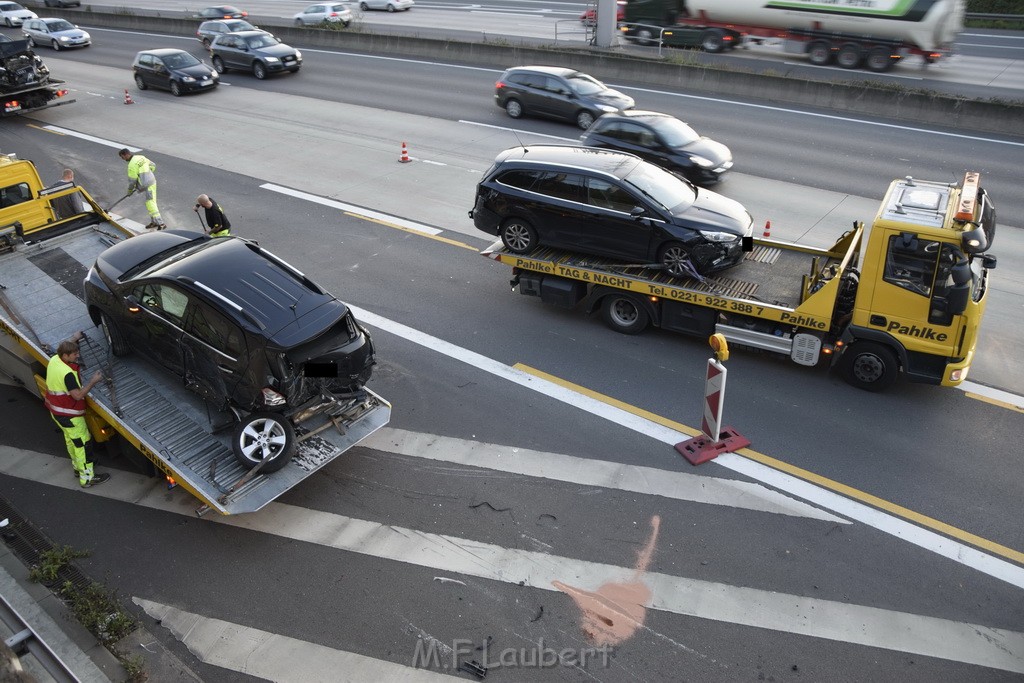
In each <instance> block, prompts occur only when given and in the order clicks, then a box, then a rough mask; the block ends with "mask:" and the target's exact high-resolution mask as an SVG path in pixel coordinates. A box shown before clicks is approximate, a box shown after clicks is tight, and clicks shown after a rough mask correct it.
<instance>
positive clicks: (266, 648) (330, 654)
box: [132, 597, 464, 683]
mask: <svg viewBox="0 0 1024 683" xmlns="http://www.w3.org/2000/svg"><path fill="white" fill-rule="evenodd" d="M132 602H134V603H135V604H136V605H138V606H139V607H141V608H142V609H144V610H145V611H146V614H148V615H149V616H151V617H153V618H154V619H156V620H158V621H159V622H160V625H161V626H163V627H164V628H166V629H167V630H168V631H170V632H171V635H173V636H174V637H175V638H177V639H178V640H179V641H181V643H182V644H184V645H185V647H187V648H188V649H189V652H191V653H192V654H194V655H195V656H196V657H198V658H199V659H200V660H201V661H202V662H204V663H206V664H212V665H213V666H219V667H221V668H222V669H230V670H231V671H238V672H240V673H244V674H248V675H250V676H255V677H257V678H263V679H266V680H268V681H274V682H275V683H292V682H294V683H308V681H408V682H409V683H419V682H421V681H422V682H424V683H430V682H431V681H451V680H455V679H456V677H455V676H448V675H445V674H441V673H436V672H433V671H428V670H426V669H417V668H414V667H412V666H403V665H402V664H396V663H394V662H388V661H385V660H383V659H374V658H373V657H367V656H365V655H360V654H356V653H354V652H345V651H344V650H335V649H334V648H330V647H326V646H324V645H317V644H316V643H311V642H309V641H306V640H298V639H296V638H289V637H287V636H282V635H279V634H277V633H270V632H268V631H262V630H260V629H256V628H249V627H248V626H242V625H241V624H235V623H232V622H230V621H223V620H221V619H213V618H210V617H204V616H202V615H201V614H194V613H192V612H186V611H184V610H180V609H177V608H175V607H171V606H170V605H164V604H161V603H159V602H152V601H151V600H145V599H143V598H138V597H133V598H132ZM410 655H412V651H411V649H410ZM459 680H464V679H461V677H459Z"/></svg>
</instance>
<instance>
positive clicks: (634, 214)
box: [629, 206, 647, 221]
mask: <svg viewBox="0 0 1024 683" xmlns="http://www.w3.org/2000/svg"><path fill="white" fill-rule="evenodd" d="M646 215H647V211H646V210H645V209H644V207H642V206H634V207H633V208H632V209H630V210H629V216H630V218H632V219H633V220H635V221H638V220H640V219H641V218H643V217H644V216H646Z"/></svg>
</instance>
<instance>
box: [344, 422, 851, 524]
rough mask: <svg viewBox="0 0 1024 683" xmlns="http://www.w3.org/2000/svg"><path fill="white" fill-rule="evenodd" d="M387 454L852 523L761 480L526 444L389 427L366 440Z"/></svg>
mask: <svg viewBox="0 0 1024 683" xmlns="http://www.w3.org/2000/svg"><path fill="white" fill-rule="evenodd" d="M361 445H362V446H364V447H366V448H374V449H377V450H380V451H385V452H387V453H397V454H399V455H405V456H409V457H414V458H426V459H428V460H437V461H441V462H450V463H458V464H460V465H470V466H472V467H482V468H484V469H489V470H497V471H499V472H509V473H511V474H519V475H523V476H527V477H541V478H543V479H553V480H555V481H565V482H570V483H573V484H587V485H590V486H601V487H603V488H611V489H617V490H620V491H631V492H634V493H641V494H645V495H652V496H662V497H664V498H672V499H674V500H687V501H693V502H696V503H703V504H706V505H725V506H728V507H732V508H739V509H746V510H756V511H758V512H769V513H774V514H782V515H792V516H794V517H807V518H811V519H818V520H822V521H826V522H831V523H835V524H849V523H850V522H848V521H847V520H845V519H841V518H839V517H836V516H835V515H830V514H829V513H827V512H825V511H823V510H819V509H818V508H816V507H813V506H811V505H807V504H806V503H803V502H800V501H797V500H793V499H792V498H789V497H788V496H784V495H782V494H781V493H778V492H776V491H772V490H771V489H768V488H765V487H764V486H761V485H760V484H751V483H749V482H745V481H733V480H730V479H717V478H714V477H705V476H701V475H697V474H686V473H683V472H671V471H668V470H659V469H655V468H653V467H639V466H636V465H626V464H623V463H618V462H606V461H603V460H592V459H588V458H577V457H574V456H571V455H561V454H559V453H543V452H541V451H532V450H529V449H527V448H516V447H513V446H499V445H497V444H487V443H481V442H479V441H467V440H465V439H452V438H449V437H444V436H435V435H433V434H421V433H418V432H409V431H405V430H401V429H394V428H391V427H385V428H384V429H381V430H380V431H378V432H375V433H374V434H372V435H371V436H369V437H368V438H367V439H366V440H364V441H363V442H362V444H361Z"/></svg>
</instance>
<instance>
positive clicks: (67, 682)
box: [0, 595, 81, 683]
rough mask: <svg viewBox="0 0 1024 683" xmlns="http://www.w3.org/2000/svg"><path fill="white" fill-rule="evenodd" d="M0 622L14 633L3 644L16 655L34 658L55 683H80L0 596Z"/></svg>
mask: <svg viewBox="0 0 1024 683" xmlns="http://www.w3.org/2000/svg"><path fill="white" fill-rule="evenodd" d="M0 621H3V622H4V623H5V624H6V625H7V627H8V628H10V629H11V631H13V632H14V635H12V636H11V637H10V638H7V639H6V640H4V644H5V645H7V646H8V647H9V648H11V650H13V651H14V653H15V654H16V655H18V656H19V657H24V656H25V655H26V654H29V655H32V656H33V657H35V659H36V661H38V662H39V664H40V666H42V667H43V669H45V670H46V673H48V674H50V676H52V677H53V680H54V681H57V683H81V679H80V678H78V676H76V675H75V674H74V673H73V672H72V671H71V669H70V668H68V665H67V664H65V663H64V661H63V660H62V659H61V658H60V657H58V656H57V654H56V653H55V652H54V651H53V650H52V649H50V646H49V645H47V644H46V641H45V640H43V639H42V638H40V637H39V634H38V633H36V631H35V629H33V628H32V626H31V624H29V623H28V621H26V620H25V618H24V617H22V616H21V615H20V614H19V613H18V611H17V610H15V609H14V607H12V606H11V603H9V602H7V599H6V598H5V597H3V596H2V595H0Z"/></svg>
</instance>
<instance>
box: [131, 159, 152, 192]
mask: <svg viewBox="0 0 1024 683" xmlns="http://www.w3.org/2000/svg"><path fill="white" fill-rule="evenodd" d="M155 170H156V164H154V163H153V162H152V161H150V160H149V159H147V158H146V157H144V156H142V155H141V154H135V155H133V156H132V158H131V159H129V160H128V180H134V181H136V182H137V183H138V185H139V187H141V188H143V189H145V188H147V187H149V186H150V185H155V184H156V176H155V175H153V172H154V171H155Z"/></svg>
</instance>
